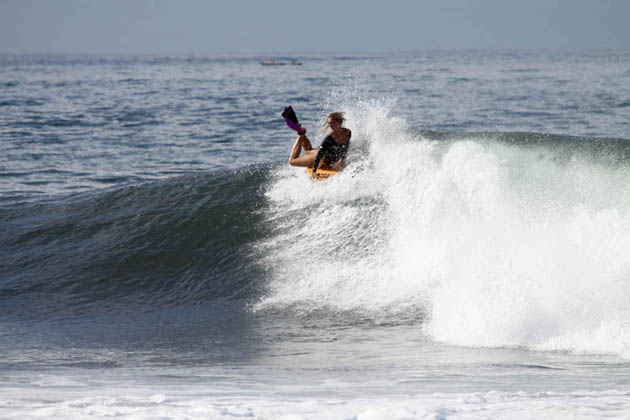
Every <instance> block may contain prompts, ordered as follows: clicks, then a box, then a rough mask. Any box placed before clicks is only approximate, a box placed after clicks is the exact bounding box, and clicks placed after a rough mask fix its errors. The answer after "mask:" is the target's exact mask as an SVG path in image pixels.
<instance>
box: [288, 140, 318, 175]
mask: <svg viewBox="0 0 630 420" xmlns="http://www.w3.org/2000/svg"><path fill="white" fill-rule="evenodd" d="M302 148H304V150H305V153H304V155H303V156H300V153H301V152H302ZM312 149H313V147H312V146H311V142H310V141H309V139H308V137H306V135H304V134H300V135H298V136H297V139H295V143H294V144H293V148H292V149H291V154H290V155H289V164H290V165H293V166H301V167H310V166H313V162H314V161H315V155H316V153H313V152H314V151H313V150H312Z"/></svg>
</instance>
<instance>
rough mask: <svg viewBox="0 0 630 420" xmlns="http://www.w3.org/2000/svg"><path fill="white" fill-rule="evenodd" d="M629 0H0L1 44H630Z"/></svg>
mask: <svg viewBox="0 0 630 420" xmlns="http://www.w3.org/2000/svg"><path fill="white" fill-rule="evenodd" d="M629 21H630V0H476V1H475V0H415V1H414V0H389V1H386V0H362V1H361V0H319V1H305V0H292V1H289V0H205V1H204V0H0V53H96V54H100V53H155V54H189V53H192V54H214V53H301V52H303V53H311V52H395V51H413V50H435V49H439V50H443V49H469V48H473V49H569V50H576V49H598V48H609V49H621V50H630V23H629Z"/></svg>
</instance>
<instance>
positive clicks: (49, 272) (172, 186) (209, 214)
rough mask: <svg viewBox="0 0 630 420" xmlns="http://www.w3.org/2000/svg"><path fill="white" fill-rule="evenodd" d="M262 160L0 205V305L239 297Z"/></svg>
mask: <svg viewBox="0 0 630 420" xmlns="http://www.w3.org/2000/svg"><path fill="white" fill-rule="evenodd" d="M268 172H269V171H268V169H265V168H249V169H245V170H242V171H239V172H231V171H223V172H211V173H206V174H199V175H192V176H184V177H179V178H174V179H170V180H166V181H159V182H153V183H147V184H140V185H137V186H130V187H124V188H117V189H111V190H108V191H105V192H103V191H97V192H92V193H88V194H86V193H83V194H77V195H74V196H70V197H66V198H63V199H58V200H56V201H55V200H50V201H48V202H39V203H34V204H16V205H13V206H5V207H3V208H1V209H0V237H2V238H3V239H2V240H1V241H0V243H1V245H2V252H1V253H0V267H1V268H0V307H1V308H2V313H3V314H4V316H6V317H14V316H18V317H27V318H33V317H50V316H67V315H77V314H82V313H85V312H90V311H108V310H114V309H117V308H121V307H123V306H127V307H128V306H130V305H132V306H133V305H135V306H143V307H156V306H161V305H169V304H171V305H172V304H184V303H185V304H196V303H202V302H206V301H209V300H214V299H240V298H242V297H244V296H247V295H248V294H251V293H253V291H254V289H255V283H254V282H253V281H252V279H254V278H257V276H258V274H257V273H256V265H255V264H252V263H251V261H250V259H251V258H252V256H251V255H250V254H251V253H250V251H249V250H248V244H250V243H252V242H254V241H256V240H257V238H258V236H259V235H261V234H262V232H263V231H264V224H262V223H260V220H259V219H260V218H261V215H260V211H259V209H258V207H259V205H260V202H261V200H260V196H261V194H262V192H261V191H260V186H261V182H262V180H264V179H265V178H266V176H267V174H268Z"/></svg>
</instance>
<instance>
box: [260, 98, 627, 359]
mask: <svg viewBox="0 0 630 420" xmlns="http://www.w3.org/2000/svg"><path fill="white" fill-rule="evenodd" d="M343 105H344V106H345V109H346V110H347V114H346V115H347V116H348V125H349V126H350V127H351V128H352V129H353V153H354V156H352V157H351V159H350V166H349V168H348V170H347V171H346V172H344V173H343V174H342V175H340V176H338V177H336V178H333V179H331V180H329V181H326V182H321V183H314V182H311V181H309V180H308V179H307V178H306V176H304V174H303V170H298V169H295V168H282V169H280V170H279V171H278V173H277V177H276V181H275V182H274V183H273V184H272V185H271V186H270V188H269V190H268V193H267V197H268V199H269V203H270V210H269V213H268V214H269V221H270V223H272V224H273V226H275V227H276V229H277V231H276V232H277V233H276V235H275V236H274V237H273V238H272V239H271V240H270V241H268V242H267V243H265V244H263V245H261V246H262V247H264V248H265V249H266V255H267V261H266V262H267V265H268V267H269V273H270V277H271V280H270V284H269V292H268V293H267V295H266V297H265V298H264V299H263V300H262V301H261V303H260V305H259V307H267V306H278V305H280V306H285V307H296V306H299V307H300V308H301V310H311V309H322V308H326V309H334V310H358V311H362V312H364V313H368V314H373V315H374V316H390V317H392V319H396V317H399V316H401V314H405V313H418V312H420V313H425V314H428V315H429V316H428V319H427V320H426V321H425V322H424V324H423V330H424V332H425V333H426V334H428V335H429V336H430V337H431V338H432V339H434V340H437V341H441V342H445V343H449V344H456V345H465V346H524V347H528V348H532V349H538V350H561V351H572V352H577V353H591V352H593V353H609V354H616V355H619V356H621V357H624V358H630V322H628V319H630V287H629V286H628V285H629V284H630V282H629V280H630V252H629V251H628V250H630V192H629V191H630V190H629V189H628V188H627V186H628V185H630V171H629V169H628V168H627V167H625V166H623V165H611V164H606V163H605V162H596V161H593V160H592V159H590V158H588V157H587V156H582V155H579V154H577V153H576V154H575V155H574V156H573V157H571V158H569V157H567V156H566V155H563V154H562V153H563V152H562V150H560V149H559V148H557V149H553V148H551V147H545V145H532V146H519V145H508V144H505V143H500V142H498V141H496V140H493V139H487V138H482V137H475V136H470V137H469V138H467V139H460V140H457V141H448V142H447V141H441V142H438V141H428V140H426V139H421V138H419V137H418V136H416V135H413V134H411V133H410V132H409V129H408V127H406V126H405V124H404V121H400V120H399V119H396V118H392V117H390V116H389V110H390V109H391V106H392V104H391V102H389V101H384V102H382V103H379V102H378V101H363V102H361V101H359V102H356V103H355V104H352V105H351V104H343ZM340 108H341V106H340Z"/></svg>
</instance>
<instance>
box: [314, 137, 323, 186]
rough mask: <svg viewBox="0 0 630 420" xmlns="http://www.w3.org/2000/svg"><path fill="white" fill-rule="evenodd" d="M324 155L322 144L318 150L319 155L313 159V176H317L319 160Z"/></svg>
mask: <svg viewBox="0 0 630 420" xmlns="http://www.w3.org/2000/svg"><path fill="white" fill-rule="evenodd" d="M324 143H325V142H324ZM322 156H324V144H322V145H321V146H320V148H319V150H318V151H317V156H315V160H314V161H313V178H315V172H317V167H318V166H319V161H320V160H322Z"/></svg>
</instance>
